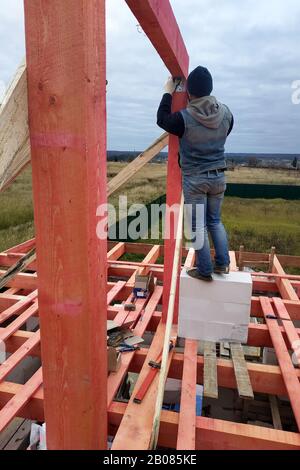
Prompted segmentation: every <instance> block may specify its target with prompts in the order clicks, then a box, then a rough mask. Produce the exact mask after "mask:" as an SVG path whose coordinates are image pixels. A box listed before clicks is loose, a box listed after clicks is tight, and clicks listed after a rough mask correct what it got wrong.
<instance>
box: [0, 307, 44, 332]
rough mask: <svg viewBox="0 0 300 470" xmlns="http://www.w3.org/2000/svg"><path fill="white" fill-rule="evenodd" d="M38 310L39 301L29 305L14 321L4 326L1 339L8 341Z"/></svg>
mask: <svg viewBox="0 0 300 470" xmlns="http://www.w3.org/2000/svg"><path fill="white" fill-rule="evenodd" d="M37 312H38V305H37V303H36V302H35V303H33V304H32V305H31V306H30V307H28V308H27V309H26V310H25V312H23V313H21V314H20V315H19V316H18V317H17V318H16V319H15V320H14V321H13V322H11V323H10V324H9V325H8V326H7V327H6V328H3V329H2V331H1V333H0V341H6V340H7V339H8V338H9V337H10V336H11V335H13V334H14V333H15V332H16V331H18V330H19V329H20V328H21V326H23V325H24V323H26V322H27V321H28V320H29V319H30V318H31V317H32V316H34V315H36V313H37Z"/></svg>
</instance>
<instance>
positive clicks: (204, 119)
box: [187, 96, 225, 129]
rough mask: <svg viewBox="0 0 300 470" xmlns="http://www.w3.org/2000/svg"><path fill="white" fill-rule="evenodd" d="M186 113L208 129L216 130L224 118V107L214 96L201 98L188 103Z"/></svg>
mask: <svg viewBox="0 0 300 470" xmlns="http://www.w3.org/2000/svg"><path fill="white" fill-rule="evenodd" d="M187 111H188V113H189V114H190V115H191V116H192V117H193V118H194V119H196V121H198V122H200V123H201V124H202V125H203V126H205V127H207V128H209V129H218V128H219V127H220V125H221V123H222V121H223V119H224V116H225V106H224V105H223V104H222V103H219V101H217V99H216V98H215V97H214V96H203V97H202V98H196V99H194V100H192V101H190V102H189V104H188V106H187Z"/></svg>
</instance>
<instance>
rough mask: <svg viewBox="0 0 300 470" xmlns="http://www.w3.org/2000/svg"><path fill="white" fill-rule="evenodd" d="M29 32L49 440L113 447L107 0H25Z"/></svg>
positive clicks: (65, 445) (51, 445)
mask: <svg viewBox="0 0 300 470" xmlns="http://www.w3.org/2000/svg"><path fill="white" fill-rule="evenodd" d="M45 31H47V34H45ZM25 32H26V55H27V78H28V98H29V123H30V126H29V127H30V139H31V150H32V152H31V162H32V175H33V194H34V206H35V225H36V249H37V259H38V273H39V308H40V312H41V315H40V328H41V338H42V341H41V346H42V357H43V375H44V385H45V417H46V422H47V448H48V449H49V450H51V449H57V450H63V449H70V450H71V449H84V450H89V449H95V450H96V449H106V446H107V407H106V393H107V391H106V390H107V360H106V356H107V347H106V317H107V304H106V302H107V292H106V289H107V280H106V272H107V265H106V263H107V243H106V240H105V239H103V240H101V241H100V240H99V239H98V238H97V234H96V227H97V223H98V222H99V221H100V219H99V217H97V215H96V214H97V209H98V207H99V206H100V205H102V204H106V201H107V190H106V174H107V171H106V60H105V55H106V54H105V1H104V0H96V1H93V2H87V1H85V0H77V1H76V2H74V0H65V1H64V2H61V1H60V0H53V1H51V2H48V1H47V0H32V1H30V2H25Z"/></svg>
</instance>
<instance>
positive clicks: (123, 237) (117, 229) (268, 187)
mask: <svg viewBox="0 0 300 470" xmlns="http://www.w3.org/2000/svg"><path fill="white" fill-rule="evenodd" d="M226 197H239V198H246V199H286V200H300V186H289V185H280V184H243V183H228V184H227V190H226ZM165 203H166V195H165V194H164V195H162V196H160V197H159V198H157V199H155V200H154V201H152V202H150V203H149V204H147V205H146V209H147V213H148V226H149V227H150V226H151V206H152V204H156V205H159V206H160V205H162V204H165ZM135 219H136V216H135V215H134V216H128V217H127V218H125V219H122V220H120V221H118V222H117V223H116V224H115V225H113V226H112V227H110V230H109V240H112V241H128V242H132V241H136V240H132V239H131V238H130V237H129V236H128V233H127V227H128V226H129V225H130V223H131V222H132V221H133V220H135Z"/></svg>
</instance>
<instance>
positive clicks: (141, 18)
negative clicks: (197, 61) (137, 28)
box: [126, 0, 189, 78]
mask: <svg viewBox="0 0 300 470" xmlns="http://www.w3.org/2000/svg"><path fill="white" fill-rule="evenodd" d="M126 3H127V5H128V6H129V8H130V9H131V11H132V13H133V14H134V15H135V17H136V19H137V20H138V22H139V24H140V25H141V27H142V28H143V30H144V32H145V33H146V35H147V36H148V38H149V39H150V41H151V42H152V44H153V46H154V47H155V49H156V50H157V52H158V54H159V55H160V57H161V58H162V60H163V62H164V64H165V65H166V67H167V68H168V69H169V72H170V73H171V75H172V76H173V77H183V78H187V75H188V68H189V56H188V53H187V50H186V47H185V44H184V41H183V39H182V36H181V33H180V30H179V27H178V24H177V21H176V18H175V16H174V13H173V10H172V7H171V4H170V2H169V0H165V1H164V2H157V1H156V0H126Z"/></svg>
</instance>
